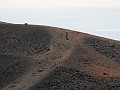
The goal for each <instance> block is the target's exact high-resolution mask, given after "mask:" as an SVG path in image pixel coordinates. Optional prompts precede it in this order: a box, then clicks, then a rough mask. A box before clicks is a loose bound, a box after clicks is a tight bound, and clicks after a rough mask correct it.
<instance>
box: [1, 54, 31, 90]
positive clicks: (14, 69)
mask: <svg viewBox="0 0 120 90" xmlns="http://www.w3.org/2000/svg"><path fill="white" fill-rule="evenodd" d="M29 62H30V60H28V59H26V58H23V57H17V56H12V55H0V89H1V88H2V87H4V86H5V85H7V84H8V83H10V82H11V81H14V80H15V79H16V78H18V77H19V76H21V75H22V74H23V73H24V72H25V71H26V70H27V69H28V68H30V63H29Z"/></svg>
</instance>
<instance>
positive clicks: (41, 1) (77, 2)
mask: <svg viewBox="0 0 120 90" xmlns="http://www.w3.org/2000/svg"><path fill="white" fill-rule="evenodd" d="M0 4H1V5H0V7H4V8H12V7H14V8H41V7H42V8H48V7H120V0H0Z"/></svg>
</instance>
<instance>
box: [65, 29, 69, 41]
mask: <svg viewBox="0 0 120 90" xmlns="http://www.w3.org/2000/svg"><path fill="white" fill-rule="evenodd" d="M65 33H66V40H69V39H68V32H67V31H66V32H65Z"/></svg>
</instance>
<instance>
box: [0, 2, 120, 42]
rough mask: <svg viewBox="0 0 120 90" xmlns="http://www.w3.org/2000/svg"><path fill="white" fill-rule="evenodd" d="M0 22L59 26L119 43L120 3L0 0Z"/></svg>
mask: <svg viewBox="0 0 120 90" xmlns="http://www.w3.org/2000/svg"><path fill="white" fill-rule="evenodd" d="M0 21H5V22H11V23H18V24H19V23H25V22H27V23H29V24H40V25H49V26H55V27H62V28H67V29H71V30H76V31H80V32H86V33H89V34H94V35H97V36H102V37H106V38H111V39H115V40H120V1H119V0H0Z"/></svg>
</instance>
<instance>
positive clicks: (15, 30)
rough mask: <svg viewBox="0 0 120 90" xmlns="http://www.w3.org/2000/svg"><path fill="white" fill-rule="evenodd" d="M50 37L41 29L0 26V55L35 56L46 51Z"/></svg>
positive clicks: (46, 31) (21, 26)
mask: <svg viewBox="0 0 120 90" xmlns="http://www.w3.org/2000/svg"><path fill="white" fill-rule="evenodd" d="M51 38H52V36H51V34H50V33H49V32H48V30H45V29H44V28H42V27H38V26H36V27H35V26H34V28H33V26H31V25H27V26H25V25H4V24H1V25H0V54H35V53H40V52H42V51H48V50H49V45H50V40H51Z"/></svg>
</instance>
